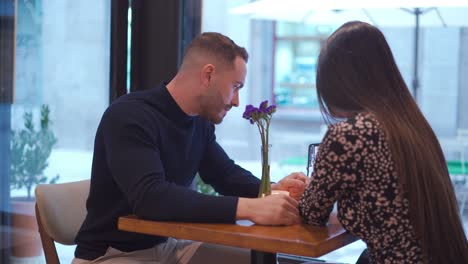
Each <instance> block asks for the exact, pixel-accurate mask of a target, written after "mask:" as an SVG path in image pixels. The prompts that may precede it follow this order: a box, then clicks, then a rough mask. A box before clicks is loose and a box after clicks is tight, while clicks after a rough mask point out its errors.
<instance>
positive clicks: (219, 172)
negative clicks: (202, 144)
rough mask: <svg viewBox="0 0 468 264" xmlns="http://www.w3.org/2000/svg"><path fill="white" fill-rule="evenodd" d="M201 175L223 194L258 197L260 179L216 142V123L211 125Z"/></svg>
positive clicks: (201, 164)
mask: <svg viewBox="0 0 468 264" xmlns="http://www.w3.org/2000/svg"><path fill="white" fill-rule="evenodd" d="M199 173H200V177H201V178H202V179H203V181H204V182H206V183H208V184H210V185H212V186H213V188H214V189H215V190H216V191H217V192H219V193H220V194H223V195H233V196H240V197H257V195H258V189H259V187H260V180H259V179H258V178H256V177H255V176H253V175H252V173H251V172H250V171H247V170H245V169H243V168H242V167H240V166H239V165H237V164H235V163H234V161H233V160H232V159H230V158H229V157H228V155H227V154H226V152H225V151H224V150H223V148H222V147H221V146H220V145H219V144H218V143H217V142H216V136H215V133H214V125H210V127H209V132H208V143H207V146H206V150H205V154H204V156H203V159H202V160H201V163H200V170H199Z"/></svg>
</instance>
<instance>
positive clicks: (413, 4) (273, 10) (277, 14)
mask: <svg viewBox="0 0 468 264" xmlns="http://www.w3.org/2000/svg"><path fill="white" fill-rule="evenodd" d="M230 12H231V13H233V14H242V15H248V16H249V17H250V18H252V19H266V20H278V21H289V22H297V23H306V24H314V25H341V24H343V23H345V22H348V21H352V20H359V21H364V22H367V23H370V24H373V25H375V26H377V27H408V26H413V27H414V34H415V41H414V61H413V68H414V72H413V83H412V88H413V96H414V97H415V98H416V95H417V89H418V87H419V79H418V49H419V37H418V36H419V29H420V26H421V24H422V25H423V26H427V27H439V26H444V27H445V26H450V27H468V1H467V0H442V1H436V0H388V1H387V0H380V1H377V0H373V1H372V0H347V1H346V0H328V1H318V0H287V1H285V0H259V1H255V2H251V3H248V4H245V5H241V6H238V7H235V8H232V9H231V10H230ZM422 15H423V16H422ZM421 16H422V17H421Z"/></svg>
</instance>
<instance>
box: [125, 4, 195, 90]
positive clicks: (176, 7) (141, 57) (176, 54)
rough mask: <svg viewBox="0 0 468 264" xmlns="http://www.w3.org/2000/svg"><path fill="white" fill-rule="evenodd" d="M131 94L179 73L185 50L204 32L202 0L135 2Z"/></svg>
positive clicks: (133, 6) (133, 5)
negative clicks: (202, 29)
mask: <svg viewBox="0 0 468 264" xmlns="http://www.w3.org/2000/svg"><path fill="white" fill-rule="evenodd" d="M131 8H132V25H131V28H132V30H131V36H132V40H131V78H130V79H131V91H136V90H144V89H149V88H152V87H154V86H155V85H157V84H159V83H160V82H161V81H169V80H170V79H172V78H173V77H174V76H175V74H176V73H177V69H178V67H179V65H180V62H181V59H182V56H183V50H184V48H185V47H186V45H187V43H189V42H190V40H192V38H193V37H194V36H196V35H198V34H199V33H200V19H201V0H165V1H148V0H133V1H132V2H131Z"/></svg>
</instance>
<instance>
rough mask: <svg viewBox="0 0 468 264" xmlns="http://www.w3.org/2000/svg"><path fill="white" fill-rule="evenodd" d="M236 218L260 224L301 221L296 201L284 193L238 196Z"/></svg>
mask: <svg viewBox="0 0 468 264" xmlns="http://www.w3.org/2000/svg"><path fill="white" fill-rule="evenodd" d="M236 219H237V220H244V219H247V220H250V221H252V222H254V223H256V224H260V225H294V224H299V223H300V222H301V220H300V217H299V209H298V203H297V201H296V200H294V199H292V198H291V197H289V196H286V195H269V196H266V197H264V198H256V199H249V198H239V201H238V203H237V212H236Z"/></svg>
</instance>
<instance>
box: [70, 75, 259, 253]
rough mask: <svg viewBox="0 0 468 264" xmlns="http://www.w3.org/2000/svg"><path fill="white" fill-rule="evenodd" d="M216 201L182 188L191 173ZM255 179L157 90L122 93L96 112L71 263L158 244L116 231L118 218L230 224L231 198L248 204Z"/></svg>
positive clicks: (210, 129)
mask: <svg viewBox="0 0 468 264" xmlns="http://www.w3.org/2000/svg"><path fill="white" fill-rule="evenodd" d="M197 172H199V174H200V176H201V177H202V179H203V180H204V181H205V182H206V183H209V184H211V185H212V186H213V187H214V188H215V190H216V191H218V192H219V193H220V194H222V195H224V196H208V195H203V194H200V193H197V192H195V191H193V190H191V189H190V188H189V186H190V185H191V183H192V180H193V178H194V176H195V174H196V173H197ZM258 187H259V180H258V179H257V178H255V177H254V176H253V175H252V174H251V173H250V172H249V171H246V170H244V169H242V168H241V167H239V166H238V165H236V164H235V163H234V162H233V161H232V160H231V159H230V158H229V157H228V156H227V155H226V153H225V152H224V151H223V149H222V148H221V147H220V146H219V145H218V143H217V142H216V138H215V134H214V125H213V124H211V123H210V122H209V121H207V120H206V119H204V118H202V117H199V116H194V117H192V116H188V115H186V114H185V113H184V112H183V111H182V110H181V109H180V107H179V106H178V105H177V103H176V102H175V101H174V99H173V98H172V96H171V95H170V94H169V92H168V91H167V88H166V86H165V85H164V84H161V85H160V86H159V87H157V88H154V89H150V90H146V91H142V92H135V93H130V94H128V95H125V96H122V97H121V98H119V99H118V100H116V101H115V102H114V103H113V104H112V105H111V106H109V108H108V109H107V110H106V112H105V113H104V115H103V117H102V119H101V123H100V124H99V127H98V130H97V133H96V139H95V143H94V156H93V165H92V172H91V188H90V193H89V197H88V200H87V203H86V208H87V210H88V214H87V216H86V219H85V221H84V223H83V225H82V226H81V229H80V231H79V232H78V235H77V237H76V242H77V244H78V246H77V248H76V251H75V256H76V257H77V258H82V259H88V260H92V259H95V258H97V257H100V256H102V255H104V253H105V252H106V250H107V248H108V247H113V248H116V249H119V250H121V251H133V250H140V249H145V248H149V247H152V246H154V245H155V244H158V243H161V242H164V241H165V240H166V238H163V237H155V236H147V235H141V234H136V233H129V232H122V231H119V230H118V229H117V219H118V217H120V216H124V215H129V214H136V215H137V216H139V217H142V218H146V219H153V220H173V221H196V222H234V221H235V215H236V208H237V201H238V198H237V197H236V196H243V197H255V196H256V194H257V192H258Z"/></svg>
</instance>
